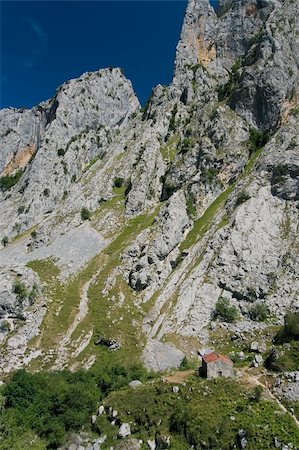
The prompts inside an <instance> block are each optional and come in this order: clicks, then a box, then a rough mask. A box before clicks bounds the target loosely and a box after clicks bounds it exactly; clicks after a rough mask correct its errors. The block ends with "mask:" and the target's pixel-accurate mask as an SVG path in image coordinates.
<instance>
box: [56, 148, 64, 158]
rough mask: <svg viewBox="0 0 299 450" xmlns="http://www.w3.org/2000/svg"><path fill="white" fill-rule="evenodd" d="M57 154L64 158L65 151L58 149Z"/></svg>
mask: <svg viewBox="0 0 299 450" xmlns="http://www.w3.org/2000/svg"><path fill="white" fill-rule="evenodd" d="M57 154H58V156H64V154H65V150H64V149H63V148H59V149H58V150H57Z"/></svg>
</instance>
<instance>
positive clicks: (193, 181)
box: [0, 0, 299, 371]
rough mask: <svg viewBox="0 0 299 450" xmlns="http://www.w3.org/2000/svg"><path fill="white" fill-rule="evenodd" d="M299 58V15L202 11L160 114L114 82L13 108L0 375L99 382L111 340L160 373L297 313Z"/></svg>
mask: <svg viewBox="0 0 299 450" xmlns="http://www.w3.org/2000/svg"><path fill="white" fill-rule="evenodd" d="M298 48H299V5H298V2H297V1H293V0H285V1H279V0H262V1H261V0H242V1H240V0H233V1H229V2H228V1H220V2H219V6H218V9H217V10H216V11H215V10H214V8H213V7H212V6H211V5H210V3H209V1H208V0H190V1H189V4H188V7H187V11H186V16H185V20H184V24H183V28H182V33H181V37H180V41H179V43H178V46H177V54H176V61H175V70H174V78H173V82H172V83H171V84H170V86H168V87H163V86H160V85H158V86H157V87H155V88H154V89H153V92H152V95H151V98H150V99H149V102H148V104H147V105H146V107H144V108H142V109H141V108H140V105H139V102H138V100H137V98H136V96H135V94H134V91H133V88H132V86H131V83H130V82H129V81H128V80H127V79H126V78H125V77H124V76H123V74H122V73H121V71H120V69H105V70H101V71H98V72H95V73H87V74H84V75H82V76H81V77H80V78H78V79H77V80H71V81H69V82H66V83H64V84H63V85H62V86H61V87H60V88H59V89H58V90H57V92H56V95H55V96H54V98H53V99H51V100H49V101H47V102H44V103H42V104H40V105H38V106H37V107H35V108H33V109H32V110H15V109H4V110H2V111H0V117H1V120H0V136H1V153H0V170H1V174H2V176H1V179H0V186H1V192H0V201H1V217H0V236H1V237H2V244H3V245H2V248H1V250H0V265H1V271H0V288H1V289H2V290H1V292H2V293H3V295H2V293H1V292H0V321H1V324H2V325H1V341H2V346H3V349H5V352H4V353H3V355H4V356H1V357H0V368H1V371H9V370H11V369H12V368H13V367H16V366H21V365H22V364H28V363H30V364H33V366H32V367H33V368H34V367H35V366H34V364H37V365H38V366H39V367H46V368H48V367H49V368H51V367H52V368H53V367H54V368H60V367H63V366H69V367H78V366H85V367H89V366H90V365H92V364H93V363H94V361H95V359H96V358H97V357H100V356H101V352H102V351H105V350H106V349H102V348H99V347H98V346H95V342H96V341H97V340H98V339H99V338H104V339H106V341H105V342H108V341H109V342H110V341H111V342H115V341H116V342H117V343H118V344H119V347H118V348H120V349H119V350H118V351H119V352H120V353H121V354H122V355H123V357H124V358H125V357H126V355H127V354H128V353H129V354H131V355H133V356H132V357H134V358H141V359H142V360H143V361H144V363H145V364H146V365H148V366H152V367H154V368H155V369H163V368H165V367H171V366H172V365H177V364H178V363H179V361H180V360H181V359H182V356H183V353H182V351H183V352H191V351H193V350H194V349H196V347H197V345H199V342H201V343H203V342H208V341H209V339H210V338H211V336H210V334H211V328H212V329H213V330H214V329H215V327H216V329H217V327H219V326H225V327H228V328H230V329H231V330H235V329H238V330H240V329H241V330H248V329H250V328H254V327H255V328H260V329H262V328H263V327H264V326H266V325H265V324H264V323H253V322H252V320H251V319H252V317H251V314H250V311H251V310H252V308H253V307H254V305H258V304H260V303H262V304H264V305H266V308H267V310H268V313H269V316H270V317H271V320H272V321H273V323H276V322H280V321H281V319H282V317H283V315H284V312H285V311H286V310H289V309H292V308H293V309H296V308H299V266H298V249H299V233H298V226H299V221H298V204H299V203H298V201H299V102H298V100H299V97H298V95H299V94H298V92H299V91H298V89H299V70H298V67H299V51H298ZM17 280H23V281H21V282H22V283H25V284H26V286H27V284H28V283H29V284H30V283H31V281H32V282H34V283H35V284H36V286H38V288H39V290H38V292H39V294H38V295H36V296H35V298H34V299H33V300H34V301H33V300H32V301H31V302H30V301H29V297H30V295H29V293H30V292H31V291H30V289H32V288H31V287H30V286H29V285H28V286H27V291H26V292H27V294H26V295H25V297H24V301H23V302H20V301H19V298H18V294H17V293H16V292H14V287H13V286H14V284H13V283H15V282H16V281H17ZM31 284H32V283H31ZM42 287H43V289H42ZM220 297H225V298H226V299H228V300H229V302H230V303H231V305H234V306H235V308H236V309H237V311H238V316H239V319H238V323H237V324H232V325H223V324H219V323H218V322H217V321H215V317H214V311H215V305H216V303H217V301H218V299H219V298H220ZM25 299H26V300H25ZM16 314H22V320H20V318H19V319H18V317H16ZM32 317H36V318H38V320H37V319H36V321H35V325H34V326H33V325H31V322H32ZM32 330H33V331H32ZM166 354H167V357H166V356H165V355H166Z"/></svg>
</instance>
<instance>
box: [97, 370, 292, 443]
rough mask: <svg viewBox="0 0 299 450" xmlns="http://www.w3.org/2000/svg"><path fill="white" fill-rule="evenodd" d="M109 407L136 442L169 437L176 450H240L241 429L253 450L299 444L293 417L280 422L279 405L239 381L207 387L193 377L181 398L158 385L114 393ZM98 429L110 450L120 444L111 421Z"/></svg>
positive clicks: (106, 418) (101, 421)
mask: <svg viewBox="0 0 299 450" xmlns="http://www.w3.org/2000/svg"><path fill="white" fill-rule="evenodd" d="M104 405H105V407H106V410H108V408H109V407H111V408H112V409H113V410H117V411H118V416H117V423H124V422H127V423H130V426H131V432H132V436H133V437H136V438H137V439H142V440H144V441H146V440H148V439H149V438H151V439H153V438H155V437H157V436H170V440H171V448H173V449H178V450H183V449H189V448H190V446H193V447H194V448H195V449H209V448H210V449H212V448H214V449H227V450H228V449H231V448H239V440H238V432H239V430H240V429H243V430H244V431H245V433H246V440H247V442H248V444H247V447H246V448H248V449H249V450H266V449H272V448H273V445H274V444H273V443H274V438H275V437H276V438H277V439H279V441H280V442H292V444H293V445H298V443H299V431H298V429H297V428H296V425H295V424H294V422H293V420H292V419H291V418H290V416H289V415H288V414H282V415H280V416H279V420H277V412H278V408H277V406H276V405H275V403H272V402H269V401H265V400H262V399H261V395H260V392H257V391H256V389H248V388H245V387H244V386H242V385H241V384H239V383H238V382H236V381H235V380H224V379H221V380H216V381H210V382H207V381H204V380H200V379H199V378H198V377H194V378H193V379H192V380H190V381H185V383H184V384H180V385H179V393H174V392H173V390H172V385H171V384H168V383H161V382H159V381H158V382H155V383H152V384H146V385H144V386H141V387H139V388H137V389H125V390H121V391H117V392H112V393H111V394H110V395H109V396H108V397H107V399H106V400H105V402H104ZM232 417H233V420H232V419H231V418H232ZM96 426H97V430H98V432H101V433H104V432H105V434H107V435H108V441H107V446H108V445H112V444H113V442H114V443H115V440H114V438H115V437H116V433H117V430H115V427H114V429H113V426H111V425H110V421H109V415H104V416H101V418H99V420H98V421H97V424H96Z"/></svg>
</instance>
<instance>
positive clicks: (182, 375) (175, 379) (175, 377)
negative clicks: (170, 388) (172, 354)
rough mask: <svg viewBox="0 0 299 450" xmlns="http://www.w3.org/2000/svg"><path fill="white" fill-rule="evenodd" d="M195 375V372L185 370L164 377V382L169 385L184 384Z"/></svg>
mask: <svg viewBox="0 0 299 450" xmlns="http://www.w3.org/2000/svg"><path fill="white" fill-rule="evenodd" d="M193 374H195V370H183V371H179V372H174V373H171V374H170V375H168V376H166V377H163V378H162V379H163V381H166V382H167V383H183V381H185V380H186V379H187V378H189V377H190V375H193Z"/></svg>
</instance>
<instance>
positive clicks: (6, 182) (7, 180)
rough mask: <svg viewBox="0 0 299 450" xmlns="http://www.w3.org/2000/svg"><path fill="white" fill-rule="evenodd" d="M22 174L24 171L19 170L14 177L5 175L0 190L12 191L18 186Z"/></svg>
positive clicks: (0, 181)
mask: <svg viewBox="0 0 299 450" xmlns="http://www.w3.org/2000/svg"><path fill="white" fill-rule="evenodd" d="M22 174H23V171H22V170H18V171H17V172H16V173H15V174H14V175H3V176H2V177H0V189H2V190H3V191H7V190H9V189H11V188H12V187H13V186H14V185H15V184H17V182H18V181H19V179H20V178H21V176H22Z"/></svg>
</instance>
